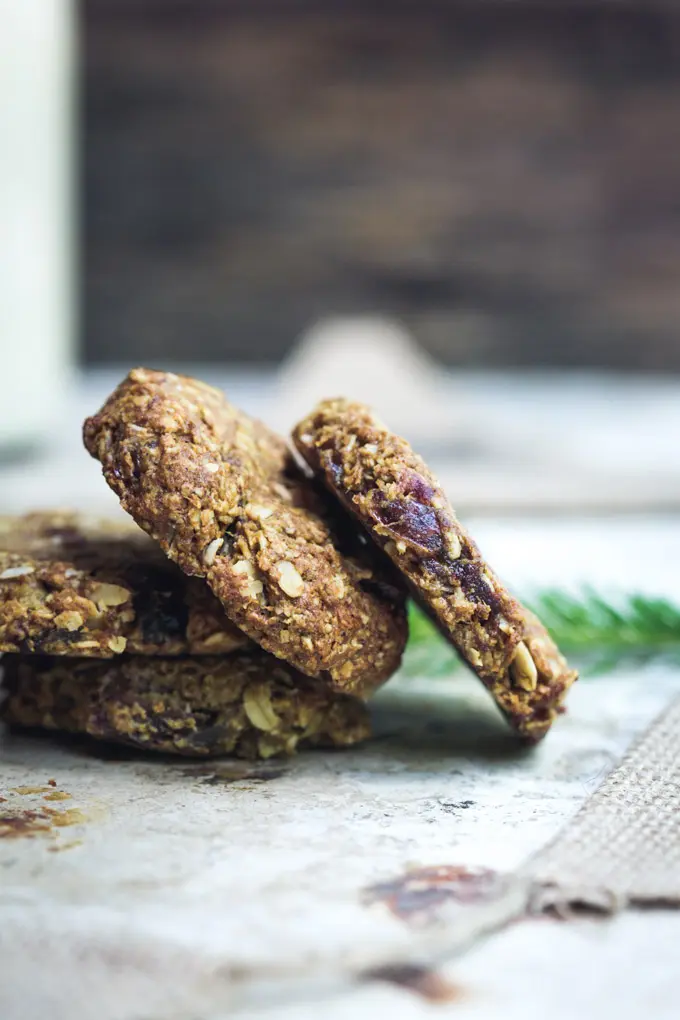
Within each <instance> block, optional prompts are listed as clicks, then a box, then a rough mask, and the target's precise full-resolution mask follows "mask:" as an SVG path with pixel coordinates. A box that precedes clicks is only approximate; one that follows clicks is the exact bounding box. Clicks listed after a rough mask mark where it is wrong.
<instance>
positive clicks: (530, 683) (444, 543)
mask: <svg viewBox="0 0 680 1020" xmlns="http://www.w3.org/2000/svg"><path fill="white" fill-rule="evenodd" d="M293 438H294V442H295V445H296V447H297V449H298V451H299V452H300V454H301V455H302V457H303V458H304V459H305V461H306V462H307V464H308V465H309V466H310V468H311V469H312V470H313V471H314V472H315V473H316V474H317V475H319V476H320V477H321V478H322V479H323V480H324V482H325V484H326V485H327V487H328V488H329V490H330V491H331V492H332V493H334V494H335V495H336V496H337V498H338V499H339V500H340V502H341V503H342V504H343V506H344V507H345V508H346V509H348V510H349V511H351V512H352V513H353V514H354V515H355V517H356V518H357V519H358V520H359V521H360V522H361V524H362V525H363V526H364V528H365V529H366V531H367V532H368V534H369V535H370V536H371V537H372V538H373V540H374V541H375V542H376V543H377V545H379V546H380V548H381V549H383V550H384V551H385V552H386V553H387V555H388V556H389V557H390V559H391V560H392V562H393V563H394V564H395V566H396V567H397V568H398V569H399V570H400V571H401V573H402V575H403V577H404V578H405V579H406V581H407V583H408V585H409V588H410V590H411V591H412V593H413V595H414V597H415V598H416V599H417V600H418V602H419V603H420V604H421V605H422V606H423V607H424V609H425V610H426V611H427V612H428V613H429V615H430V616H431V617H432V618H433V619H434V620H435V622H436V623H437V625H438V627H439V629H440V630H441V632H442V633H443V634H444V636H445V637H446V638H447V639H448V640H449V641H450V642H451V643H452V644H453V645H454V646H455V648H456V649H457V650H458V652H459V653H460V654H461V655H462V657H463V658H464V659H465V661H466V662H467V663H468V665H469V666H470V667H471V668H472V669H473V670H474V672H475V673H476V674H477V675H478V676H479V678H480V679H481V681H482V682H483V683H484V685H485V686H486V687H487V688H488V689H489V691H490V692H491V694H492V696H493V698H494V700H495V701H496V703H497V705H498V706H499V707H500V709H501V710H502V711H503V713H504V714H505V716H506V717H507V719H508V721H509V722H510V724H511V725H512V726H513V727H514V728H515V729H516V730H517V731H518V732H519V733H520V734H522V736H524V737H527V738H529V739H531V740H538V739H540V738H541V737H542V736H544V734H545V733H546V732H547V730H548V729H549V727H550V725H551V724H552V722H553V720H554V718H555V717H556V716H557V715H558V714H559V713H560V712H561V711H562V704H563V700H564V697H565V695H566V692H567V690H568V689H569V687H570V686H571V684H572V683H573V681H574V680H575V679H576V677H577V674H576V672H575V671H574V670H572V669H570V668H569V666H568V665H567V663H566V661H565V659H564V658H563V656H562V655H561V654H560V652H559V650H558V648H557V647H556V645H555V643H554V642H553V641H552V639H551V637H550V635H549V634H548V632H547V631H546V630H545V628H544V627H543V626H542V624H541V623H540V621H539V620H538V619H537V618H536V617H535V616H534V615H533V613H531V612H530V611H529V610H527V609H526V608H525V607H524V606H522V605H521V604H520V603H519V602H518V601H517V599H515V598H514V597H513V596H512V595H511V594H510V593H509V592H508V591H507V590H506V588H505V587H504V586H503V585H502V584H501V582H500V581H499V580H498V578H497V577H496V576H495V574H494V573H493V572H492V570H491V569H490V568H489V566H488V565H487V564H486V562H485V561H484V559H483V558H482V556H481V553H480V551H479V549H478V548H477V546H476V545H475V543H474V542H473V540H472V539H471V538H470V536H469V535H468V533H467V532H466V530H465V529H464V528H463V527H462V526H461V524H460V523H459V522H458V520H457V519H456V515H455V512H454V510H453V508H452V506H451V504H450V502H449V500H448V498H447V496H446V495H445V493H444V492H443V490H442V488H441V486H440V485H439V483H438V481H437V480H436V478H435V477H434V475H433V474H432V472H431V471H430V470H429V468H428V467H427V465H426V464H425V463H424V461H423V460H422V459H421V458H420V457H419V456H418V455H417V454H416V453H414V451H413V450H412V449H411V447H410V445H409V444H408V443H407V442H406V440H405V439H402V438H401V437H399V436H397V435H395V434H394V433H392V432H390V431H389V430H388V429H387V428H386V427H385V426H384V425H383V424H382V422H380V421H379V420H378V419H377V418H376V417H375V416H374V415H373V413H372V412H371V410H370V408H368V407H366V406H365V405H363V404H358V403H352V402H351V401H348V400H344V399H335V400H326V401H323V402H322V403H320V404H319V405H318V406H317V407H316V409H315V410H314V411H313V412H312V414H310V415H309V417H307V418H305V419H304V420H303V421H302V422H300V424H298V425H297V426H296V428H295V430H294V434H293Z"/></svg>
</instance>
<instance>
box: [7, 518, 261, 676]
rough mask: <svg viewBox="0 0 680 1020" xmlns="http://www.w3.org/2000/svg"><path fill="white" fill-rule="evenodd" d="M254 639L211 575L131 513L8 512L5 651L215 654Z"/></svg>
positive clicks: (92, 654)
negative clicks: (219, 595) (198, 574)
mask: <svg viewBox="0 0 680 1020" xmlns="http://www.w3.org/2000/svg"><path fill="white" fill-rule="evenodd" d="M248 643H249V642H248V638H247V637H246V635H245V634H244V633H243V632H242V631H240V630H239V629H238V628H237V627H235V626H234V624H232V623H231V622H230V621H229V620H228V619H227V617H226V615H225V613H224V610H223V609H222V606H221V605H220V603H219V602H218V601H217V599H216V598H215V597H214V595H212V593H211V592H210V590H209V588H208V587H207V585H205V584H204V583H203V582H202V581H200V580H198V579H197V578H188V577H185V576H184V575H183V574H182V572H181V571H180V570H178V568H177V567H176V566H175V565H174V564H173V563H170V561H169V560H168V559H167V558H166V557H165V556H164V555H163V553H162V552H161V550H160V549H159V548H158V546H157V545H156V544H155V543H154V542H153V541H152V540H151V539H150V538H149V537H148V536H147V535H145V534H144V532H142V531H140V529H139V528H138V527H136V526H135V525H134V524H133V523H132V522H127V521H125V519H123V520H121V521H110V520H104V519H100V518H97V517H89V516H87V515H84V514H77V513H72V512H47V513H33V514H26V515H25V516H23V517H1V518H0V652H28V653H44V654H50V655H73V656H79V655H81V656H87V657H95V658H108V657H110V656H112V655H120V654H121V653H122V652H124V651H128V652H134V653H135V654H137V655H185V654H192V655H216V654H219V653H225V652H230V651H232V650H233V649H235V648H239V647H242V646H245V645H246V644H248Z"/></svg>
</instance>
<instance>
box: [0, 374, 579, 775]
mask: <svg viewBox="0 0 680 1020" xmlns="http://www.w3.org/2000/svg"><path fill="white" fill-rule="evenodd" d="M84 440H85V445H86V447H87V449H88V451H89V452H90V454H91V455H92V456H93V457H95V458H96V459H97V460H99V461H100V463H101V466H102V469H103V473H104V477H105V479H106V481H107V482H108V484H109V485H110V486H111V488H112V489H113V491H114V492H115V493H116V495H117V496H118V497H119V499H120V502H121V505H122V506H123V508H124V509H125V510H126V511H127V512H128V514H129V515H130V516H131V518H132V519H133V521H134V522H135V524H133V523H132V522H130V525H126V524H125V523H122V524H117V523H116V524H113V523H111V522H101V521H96V520H88V519H83V518H82V517H80V516H77V515H75V514H33V515H29V516H27V517H25V518H21V519H16V518H15V519H12V518H5V519H2V520H0V651H2V652H5V653H8V654H6V655H4V657H3V660H2V665H3V673H4V687H5V689H6V691H7V694H6V698H5V702H4V705H3V708H2V712H3V716H4V718H5V720H6V721H7V722H8V723H10V724H12V725H16V726H29V727H42V728H50V729H57V730H63V731H70V732H81V733H86V734H89V735H91V736H95V737H99V738H102V739H106V740H114V741H122V742H125V743H130V744H134V745H138V746H142V747H145V748H148V749H154V750H161V751H169V752H175V753H180V754H189V755H207V754H225V753H233V754H237V755H243V756H261V757H268V756H270V755H274V754H281V753H290V752H292V751H293V750H294V749H295V748H296V747H297V746H298V745H304V744H312V745H323V744H326V745H331V746H341V745H347V744H351V743H354V742H355V741H357V740H360V739H362V738H363V737H365V736H366V735H367V732H368V722H367V719H368V716H367V713H366V709H365V706H364V700H365V699H366V698H367V697H368V696H369V695H370V694H371V693H372V692H373V691H374V690H375V689H376V688H377V687H379V686H380V685H381V684H383V683H384V682H385V681H386V680H388V679H389V677H390V676H392V675H393V673H394V672H395V671H396V670H397V668H398V666H399V663H400V660H401V656H402V653H403V650H404V647H405V644H406V639H407V622H406V612H405V603H406V594H407V592H410V593H411V594H412V595H413V596H414V597H415V598H417V599H418V600H419V601H420V602H421V604H422V605H423V606H424V607H425V609H426V610H427V611H428V612H429V613H430V614H431V616H432V617H433V618H434V619H435V620H436V621H437V623H438V624H439V626H440V628H441V630H442V633H443V634H444V635H445V636H446V637H447V638H449V640H451V641H452V643H453V644H454V645H455V647H456V648H457V649H458V650H459V652H460V653H461V655H462V656H463V658H464V659H465V661H466V662H467V663H468V664H469V665H470V666H471V667H472V669H473V670H475V672H477V673H478V675H479V676H480V678H481V680H482V681H483V683H484V684H485V685H486V686H487V687H488V689H489V690H490V692H491V694H492V695H493V697H494V698H495V700H496V702H497V703H498V705H499V706H500V708H501V709H502V711H503V712H504V713H505V715H506V716H507V718H508V720H509V721H510V723H511V724H512V725H513V726H514V727H515V729H516V730H517V731H518V732H519V733H520V734H521V735H522V736H524V737H527V738H529V739H533V740H535V739H538V738H540V737H541V736H542V735H543V734H544V733H545V732H546V731H547V729H548V728H549V726H550V724H551V722H552V720H553V719H554V717H555V715H556V714H557V713H558V712H559V711H560V710H561V705H562V701H563V698H564V695H565V693H566V691H567V689H568V687H569V685H570V684H571V682H572V681H573V680H574V679H575V673H573V671H571V670H570V669H569V668H568V667H567V665H566V663H565V661H564V659H563V658H562V656H561V655H560V654H559V652H558V650H557V649H556V648H555V646H554V644H553V643H552V641H551V639H550V638H549V636H548V635H547V633H546V632H545V630H544V629H543V627H542V626H541V624H540V623H539V622H538V620H536V618H535V617H533V616H532V615H531V614H530V613H529V612H528V611H527V610H525V609H524V608H523V607H522V606H521V605H520V604H519V603H518V602H517V601H516V600H515V599H514V598H513V597H512V596H511V595H509V594H508V593H507V592H506V591H505V589H504V588H503V586H502V585H501V584H500V582H499V581H498V579H497V578H496V577H495V576H494V574H493V573H492V572H491V570H490V569H489V568H488V567H487V566H486V564H485V563H484V561H483V560H482V558H481V556H480V553H479V551H478V549H477V548H476V546H475V545H474V543H473V542H472V540H471V539H470V537H469V536H468V535H467V534H466V532H465V531H464V530H463V528H462V527H461V526H460V524H459V523H458V521H457V520H456V518H455V515H454V512H453V510H452V509H451V507H450V505H449V503H448V500H447V499H446V497H445V495H444V493H443V492H442V491H441V489H440V487H439V486H438V484H437V482H436V480H435V479H434V478H433V476H432V475H431V473H430V472H429V471H428V469H427V467H426V466H425V465H424V464H423V462H422V461H421V460H420V459H419V458H418V457H417V456H416V455H415V454H414V453H413V451H412V450H411V449H410V447H409V446H408V444H407V443H406V442H405V441H404V440H402V439H400V438H398V437H396V436H394V435H392V434H391V433H389V432H388V431H387V430H386V429H385V427H384V426H383V425H382V424H381V423H379V422H378V421H376V420H375V418H374V417H373V416H372V415H371V413H370V411H369V410H368V409H367V408H365V407H363V406H362V405H357V404H352V403H349V402H347V401H344V400H335V401H327V402H325V403H323V404H321V405H320V406H319V407H318V408H317V409H316V410H315V411H314V412H313V413H312V414H311V415H310V416H309V418H307V419H306V420H305V421H303V422H302V423H301V424H300V425H299V426H298V427H297V428H296V429H295V432H294V444H295V448H296V455H294V454H293V453H292V452H291V449H290V448H289V447H288V445H287V444H286V442H285V441H284V440H283V439H281V438H280V437H279V436H277V435H276V434H275V433H273V432H272V431H270V430H269V429H268V428H267V427H266V426H265V425H263V424H261V423H260V422H257V421H254V420H253V419H251V418H249V417H248V416H247V415H245V414H243V413H242V412H241V411H238V410H237V409H236V408H234V407H232V406H231V405H230V404H229V403H228V402H227V400H226V399H225V397H224V396H223V394H222V393H220V392H218V391H217V390H215V389H213V388H211V387H209V386H206V385H205V384H203V383H201V382H198V381H196V380H194V379H189V378H185V377H181V376H177V375H173V374H170V373H162V372H153V371H149V370H145V369H137V370H135V371H133V372H131V373H130V375H129V376H128V377H127V378H126V379H125V380H124V381H123V382H122V383H121V385H120V386H119V387H118V388H117V389H116V390H115V391H114V393H113V394H112V395H111V396H110V397H109V399H108V400H107V401H106V403H105V404H104V406H103V408H102V409H101V411H100V412H99V413H98V414H96V415H94V416H93V417H92V418H89V419H88V420H87V421H86V422H85V426H84ZM140 528H141V529H142V530H140ZM143 532H146V533H147V534H146V535H145V534H143Z"/></svg>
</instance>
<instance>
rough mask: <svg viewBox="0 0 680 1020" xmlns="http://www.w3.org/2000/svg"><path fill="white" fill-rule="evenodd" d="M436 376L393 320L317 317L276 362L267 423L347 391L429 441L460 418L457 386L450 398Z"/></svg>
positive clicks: (291, 420)
mask: <svg viewBox="0 0 680 1020" xmlns="http://www.w3.org/2000/svg"><path fill="white" fill-rule="evenodd" d="M441 380H442V373H441V370H438V368H437V366H436V365H435V363H434V362H433V361H432V359H431V358H430V357H429V355H427V354H426V353H425V351H424V350H422V348H421V347H419V346H418V344H417V343H416V341H415V340H414V339H413V337H412V336H410V334H409V333H408V331H407V330H405V329H404V328H403V327H402V326H400V325H399V324H398V323H397V322H393V321H391V320H389V319H384V318H381V317H379V316H364V317H356V318H351V317H343V316H336V317H334V318H329V319H322V320H321V321H320V322H318V323H317V325H316V326H314V327H313V328H312V329H310V330H308V331H307V332H306V333H304V334H303V335H302V336H301V337H300V340H299V341H298V343H297V345H296V346H295V348H294V349H293V351H292V352H291V354H290V355H289V356H288V358H287V359H286V360H285V362H284V363H283V365H282V366H281V369H280V370H279V373H278V379H277V385H278V392H277V398H276V401H275V403H274V407H273V409H272V410H273V411H274V413H275V415H276V421H274V422H273V423H272V424H273V425H274V426H275V427H276V428H279V429H280V430H282V431H285V432H287V433H288V432H290V430H291V428H292V426H293V425H295V423H296V422H298V421H299V420H300V419H301V418H304V416H305V415H306V414H308V413H309V411H310V409H311V408H312V407H314V406H315V405H316V404H317V403H318V402H319V401H320V400H324V399H326V398H328V397H335V396H342V395H344V394H346V393H349V394H351V395H352V398H353V399H354V400H359V401H361V402H362V403H365V404H370V405H373V406H374V407H375V409H376V411H377V412H378V414H379V415H380V416H381V418H383V420H384V421H386V422H390V425H391V426H392V428H393V429H394V430H395V431H397V432H399V433H402V434H404V435H407V436H410V437H411V439H412V441H413V442H414V443H418V442H421V443H427V442H428V441H430V442H432V440H433V439H435V438H436V437H437V436H446V435H447V434H448V433H449V432H450V431H451V426H452V424H453V423H454V422H455V421H456V418H457V421H458V424H459V426H460V427H461V428H463V427H464V421H465V418H464V411H465V397H464V394H463V393H460V394H459V399H458V400H457V401H456V402H455V403H454V404H453V406H452V404H451V402H450V400H449V399H447V397H450V394H447V393H446V388H445V387H443V386H442V385H441ZM453 407H455V412H456V417H454V415H453V414H452V410H453Z"/></svg>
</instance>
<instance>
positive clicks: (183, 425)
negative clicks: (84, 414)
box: [84, 369, 407, 695]
mask: <svg viewBox="0 0 680 1020" xmlns="http://www.w3.org/2000/svg"><path fill="white" fill-rule="evenodd" d="M84 440H85V445H86V447H87V449H88V450H89V452H90V453H91V454H92V456H93V457H96V458H97V459H98V460H99V461H100V462H101V464H102V468H103V472H104V476H105V478H106V480H107V482H108V483H109V485H110V486H111V488H112V489H113V490H114V492H115V493H116V495H117V496H118V497H119V498H120V501H121V503H122V505H123V507H124V509H125V510H127V511H128V513H130V514H131V516H132V517H133V518H134V519H135V521H136V522H137V523H138V524H139V525H141V527H142V528H144V530H145V531H147V532H149V534H151V535H152V536H153V537H154V538H155V539H157V540H158V542H159V543H160V545H161V547H162V548H163V550H164V551H165V552H166V553H167V555H168V556H170V557H171V558H172V559H173V560H175V561H176V562H177V563H178V564H179V565H180V566H181V567H182V569H183V570H184V571H185V572H186V573H188V574H197V575H200V576H202V577H205V578H206V580H207V582H208V584H209V586H210V587H211V589H212V590H213V592H214V593H215V595H217V597H218V598H219V599H220V601H221V603H222V605H223V606H224V609H225V612H226V613H227V615H228V616H229V618H230V619H231V620H232V621H233V622H234V623H235V624H236V625H237V626H238V627H240V628H241V629H242V630H243V631H245V633H246V634H248V635H249V637H251V638H253V640H255V641H256V642H257V643H258V644H260V645H261V646H262V647H263V648H265V649H267V651H269V652H271V653H273V654H274V655H276V656H278V657H279V658H282V659H285V660H286V661H288V662H289V663H291V664H292V665H293V666H295V667H296V668H297V669H299V670H301V671H302V672H303V673H307V674H308V675H310V676H316V677H323V678H324V679H325V680H327V681H328V682H329V683H331V684H332V685H334V686H335V687H336V688H337V689H339V690H344V691H347V692H349V693H356V694H361V695H366V694H369V693H370V692H371V691H372V690H373V689H374V688H375V687H377V686H378V685H379V684H380V683H382V682H383V681H385V680H386V679H388V677H389V676H391V674H392V673H393V672H394V671H395V669H396V668H397V666H398V665H399V662H400V659H401V654H402V651H403V648H404V645H405V642H406V635H407V626H406V618H405V612H404V596H403V592H402V591H401V589H400V587H399V585H398V584H395V575H394V574H393V572H392V568H391V565H390V564H389V562H388V561H386V560H385V561H384V562H383V558H382V557H379V556H376V554H375V552H374V551H373V550H370V549H368V548H367V547H366V546H365V545H364V546H362V545H361V544H360V542H359V541H357V533H356V528H355V526H354V525H353V523H352V522H351V520H349V519H348V518H347V517H346V515H344V514H341V520H340V521H335V520H332V519H331V518H332V516H333V514H336V515H337V510H335V508H334V507H332V504H331V507H332V510H331V514H330V515H329V513H328V509H329V503H330V501H329V499H328V496H327V495H326V494H325V493H324V494H318V493H317V492H315V490H314V487H313V486H312V485H311V484H310V482H309V481H308V480H307V479H305V477H304V476H303V475H302V474H301V473H300V472H299V470H298V469H297V468H296V467H295V465H294V462H293V461H292V458H291V456H290V454H289V452H288V449H287V447H286V444H285V443H284V441H283V440H282V439H280V438H279V437H278V436H277V435H276V434H275V433H273V432H271V431H270V430H269V429H267V428H266V426H264V425H262V424H260V423H259V422H256V421H253V420H252V419H251V418H249V417H248V416H247V415H245V414H243V413H242V412H240V411H238V410H237V409H236V408H234V407H232V406H231V405H230V404H229V403H228V401H227V400H226V399H225V397H224V396H223V394H222V393H220V392H218V391H217V390H215V389H212V387H209V386H206V385H205V384H203V383H200V382H197V381H196V380H194V379H189V378H185V377H182V376H177V375H173V374H169V373H163V372H153V371H149V370H146V369H137V370H135V371H133V372H131V373H130V375H129V376H128V377H127V379H125V380H124V382H123V383H121V385H120V386H119V387H118V388H117V389H116V390H115V392H114V393H113V394H112V395H111V396H110V397H109V399H108V400H107V402H106V403H105V405H104V407H103V408H102V410H101V411H100V412H99V414H97V415H95V416H94V417H92V418H89V419H88V420H87V421H86V422H85V426H84ZM320 495H321V498H320ZM348 524H349V527H348ZM364 541H365V540H364Z"/></svg>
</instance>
